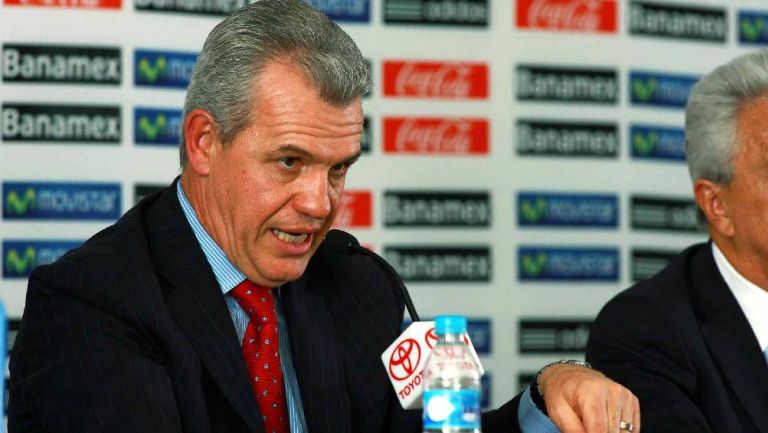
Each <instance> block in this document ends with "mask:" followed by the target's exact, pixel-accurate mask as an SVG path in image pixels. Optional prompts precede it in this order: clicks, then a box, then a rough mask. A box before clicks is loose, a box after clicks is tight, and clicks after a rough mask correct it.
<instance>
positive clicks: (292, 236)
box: [272, 229, 309, 244]
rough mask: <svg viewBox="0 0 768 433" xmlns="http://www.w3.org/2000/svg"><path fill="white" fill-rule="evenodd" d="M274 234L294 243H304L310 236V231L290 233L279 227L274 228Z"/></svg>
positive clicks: (284, 240) (282, 239)
mask: <svg viewBox="0 0 768 433" xmlns="http://www.w3.org/2000/svg"><path fill="white" fill-rule="evenodd" d="M272 234H274V235H275V236H276V237H277V238H278V239H280V240H281V241H283V242H288V243H292V244H300V243H303V242H305V241H306V240H307V238H308V237H309V234H308V233H288V232H284V231H282V230H278V229H272Z"/></svg>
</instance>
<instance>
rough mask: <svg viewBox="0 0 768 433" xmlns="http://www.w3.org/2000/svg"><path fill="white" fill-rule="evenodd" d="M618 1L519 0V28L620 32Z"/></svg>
mask: <svg viewBox="0 0 768 433" xmlns="http://www.w3.org/2000/svg"><path fill="white" fill-rule="evenodd" d="M616 22H617V7H616V0H518V1H517V26H518V27H519V28H530V29H543V30H570V31H580V32H601V33H616V29H617V25H616Z"/></svg>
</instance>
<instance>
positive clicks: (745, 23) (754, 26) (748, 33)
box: [739, 17, 765, 42]
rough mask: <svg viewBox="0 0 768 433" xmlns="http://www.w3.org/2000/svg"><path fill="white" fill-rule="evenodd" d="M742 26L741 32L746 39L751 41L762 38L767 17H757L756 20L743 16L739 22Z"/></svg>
mask: <svg viewBox="0 0 768 433" xmlns="http://www.w3.org/2000/svg"><path fill="white" fill-rule="evenodd" d="M739 27H740V28H741V34H742V37H743V38H744V39H746V40H747V41H750V42H754V41H756V40H758V39H759V38H760V36H761V35H762V34H763V32H764V31H765V19H764V18H762V17H760V18H755V19H754V20H752V19H749V18H747V17H742V18H741V20H740V22H739Z"/></svg>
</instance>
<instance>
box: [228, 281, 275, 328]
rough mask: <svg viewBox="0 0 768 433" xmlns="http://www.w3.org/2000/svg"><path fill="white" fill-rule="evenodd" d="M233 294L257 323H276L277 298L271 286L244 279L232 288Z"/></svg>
mask: <svg viewBox="0 0 768 433" xmlns="http://www.w3.org/2000/svg"><path fill="white" fill-rule="evenodd" d="M232 296H233V297H234V298H235V299H236V300H237V303H238V304H240V307H242V308H243V310H245V312H246V313H247V314H248V317H249V318H250V319H251V321H252V322H255V323H275V322H277V314H276V313H275V299H274V298H273V297H272V291H271V289H270V288H269V287H262V286H257V285H256V284H253V283H252V282H251V281H249V280H244V281H243V282H242V283H240V284H238V285H237V286H236V287H235V288H234V289H232Z"/></svg>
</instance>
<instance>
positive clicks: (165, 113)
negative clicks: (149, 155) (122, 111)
mask: <svg viewBox="0 0 768 433" xmlns="http://www.w3.org/2000/svg"><path fill="white" fill-rule="evenodd" d="M181 116H182V112H181V110H170V109H159V108H142V107H136V108H135V109H134V110H133V141H134V142H135V143H137V144H148V145H164V146H178V145H179V134H180V132H181V123H182V118H181Z"/></svg>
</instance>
